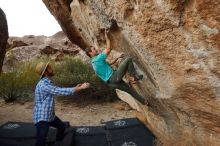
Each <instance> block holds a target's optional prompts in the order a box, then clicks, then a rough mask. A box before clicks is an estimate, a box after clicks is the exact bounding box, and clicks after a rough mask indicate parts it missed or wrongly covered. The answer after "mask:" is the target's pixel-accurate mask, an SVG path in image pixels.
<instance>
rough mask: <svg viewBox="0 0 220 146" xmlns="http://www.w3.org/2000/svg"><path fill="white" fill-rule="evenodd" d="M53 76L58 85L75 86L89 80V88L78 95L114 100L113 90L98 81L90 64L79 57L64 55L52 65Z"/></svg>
mask: <svg viewBox="0 0 220 146" xmlns="http://www.w3.org/2000/svg"><path fill="white" fill-rule="evenodd" d="M54 70H55V76H54V77H53V81H54V83H55V84H56V85H59V86H65V87H70V86H75V85H77V84H79V83H83V82H89V83H90V84H91V88H90V89H87V90H84V91H83V92H81V93H80V94H78V96H80V97H87V98H96V99H104V100H107V101H111V100H114V99H115V97H116V94H115V92H114V90H113V89H112V88H110V87H108V86H107V85H105V84H104V83H103V82H102V81H100V80H99V79H98V78H97V77H96V75H95V73H94V71H93V70H92V68H91V66H89V65H88V64H86V63H84V62H82V61H81V60H80V59H76V58H73V57H68V56H66V57H65V58H64V60H63V61H62V62H59V63H57V64H56V65H55V66H54Z"/></svg>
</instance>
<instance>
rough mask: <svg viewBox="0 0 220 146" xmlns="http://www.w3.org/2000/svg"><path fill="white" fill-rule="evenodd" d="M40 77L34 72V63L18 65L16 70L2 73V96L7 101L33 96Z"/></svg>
mask: <svg viewBox="0 0 220 146" xmlns="http://www.w3.org/2000/svg"><path fill="white" fill-rule="evenodd" d="M38 79H39V77H38V75H37V74H36V73H35V72H34V65H32V64H31V63H23V64H20V65H17V67H16V68H15V69H14V71H11V72H8V73H2V74H0V97H2V98H3V99H4V100H5V102H12V101H14V100H16V99H18V98H24V99H28V98H29V97H33V91H34V87H35V85H36V83H37V81H38Z"/></svg>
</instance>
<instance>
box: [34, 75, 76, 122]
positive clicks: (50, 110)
mask: <svg viewBox="0 0 220 146" xmlns="http://www.w3.org/2000/svg"><path fill="white" fill-rule="evenodd" d="M74 91H75V89H74V88H60V87H56V86H54V85H53V84H52V83H51V81H50V80H49V79H48V78H46V77H44V78H42V79H41V80H40V81H39V82H38V84H37V86H36V89H35V104H34V123H35V124H36V123H38V122H40V121H48V122H51V121H53V120H54V118H55V110H54V96H55V95H57V96H64V95H66V96H67V95H72V94H73V93H74Z"/></svg>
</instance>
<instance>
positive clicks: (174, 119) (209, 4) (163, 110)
mask: <svg viewBox="0 0 220 146" xmlns="http://www.w3.org/2000/svg"><path fill="white" fill-rule="evenodd" d="M43 2H44V3H45V4H46V6H47V7H48V9H49V10H50V11H51V13H52V14H53V15H54V17H55V18H56V19H57V21H58V22H59V24H60V25H61V27H62V28H63V30H64V32H65V33H66V34H67V36H68V37H69V38H70V40H71V41H72V42H74V43H76V44H78V45H79V46H80V47H82V48H83V49H84V48H85V47H86V46H89V45H93V46H95V47H97V48H101V49H103V48H104V47H105V39H104V29H105V28H109V29H110V30H111V31H110V35H111V39H112V43H113V47H114V49H115V50H117V51H121V52H125V53H126V54H127V55H128V56H132V57H134V58H135V61H136V67H137V68H138V70H139V72H140V73H143V74H144V80H143V81H142V82H141V83H140V84H139V85H138V87H136V89H137V90H138V92H140V93H141V94H142V95H144V97H145V98H146V99H147V100H148V102H149V107H141V108H142V110H141V112H142V113H143V114H144V115H145V117H146V119H147V121H148V126H149V128H150V129H151V130H152V132H153V133H154V134H155V135H156V136H157V137H158V138H159V139H160V140H161V141H162V142H163V143H164V144H165V145H216V146H217V145H219V144H220V66H219V64H220V33H219V31H220V17H219V14H220V1H219V0H212V1H211V0H206V1H200V0H192V1H187V0H179V1H174V0H169V1H166V0H148V1H144V0H129V1H127V0H108V1H106V0H104V1H103V0H73V1H71V0H43ZM77 37H79V41H77V39H76V38H77ZM82 40H83V41H82Z"/></svg>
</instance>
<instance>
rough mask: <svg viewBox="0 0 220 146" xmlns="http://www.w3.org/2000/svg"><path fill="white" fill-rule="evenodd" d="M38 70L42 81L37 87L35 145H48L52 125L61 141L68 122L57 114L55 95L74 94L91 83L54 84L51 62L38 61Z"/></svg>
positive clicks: (58, 141)
mask: <svg viewBox="0 0 220 146" xmlns="http://www.w3.org/2000/svg"><path fill="white" fill-rule="evenodd" d="M36 72H37V73H38V74H39V75H40V81H39V82H38V84H37V86H36V89H35V104H34V124H35V126H36V129H37V137H36V138H37V141H36V144H35V146H45V145H46V138H47V134H48V131H49V127H50V126H52V127H55V128H57V134H56V141H57V143H61V140H62V139H63V137H64V131H65V129H66V124H65V123H64V122H63V121H61V120H60V119H59V118H58V117H57V116H56V115H55V111H54V105H55V104H54V96H67V95H73V94H74V93H75V92H79V91H81V90H83V89H87V88H89V86H90V84H89V83H83V84H78V85H76V86H75V87H71V88H60V87H56V86H54V85H53V84H52V82H51V77H53V76H54V72H53V69H52V67H51V65H50V64H49V63H44V62H40V63H38V64H37V66H36Z"/></svg>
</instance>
